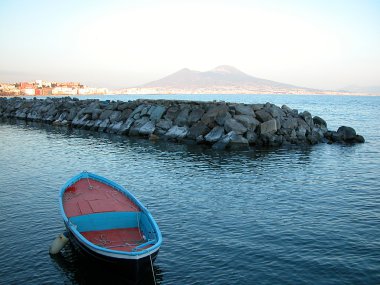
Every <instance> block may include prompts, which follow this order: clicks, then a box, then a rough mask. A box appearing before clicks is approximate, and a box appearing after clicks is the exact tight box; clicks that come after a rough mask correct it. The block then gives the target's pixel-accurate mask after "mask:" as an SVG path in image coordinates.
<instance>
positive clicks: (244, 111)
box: [235, 104, 255, 117]
mask: <svg viewBox="0 0 380 285" xmlns="http://www.w3.org/2000/svg"><path fill="white" fill-rule="evenodd" d="M235 111H236V115H248V116H253V117H254V116H255V112H254V111H253V109H252V107H251V106H247V105H242V104H239V105H236V106H235Z"/></svg>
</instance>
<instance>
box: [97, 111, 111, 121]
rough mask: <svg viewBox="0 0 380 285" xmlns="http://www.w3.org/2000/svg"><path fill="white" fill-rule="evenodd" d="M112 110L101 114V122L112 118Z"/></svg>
mask: <svg viewBox="0 0 380 285" xmlns="http://www.w3.org/2000/svg"><path fill="white" fill-rule="evenodd" d="M112 112H113V111H112V110H104V111H103V112H102V113H101V114H100V116H99V120H102V121H103V120H105V119H108V118H109V117H110V116H111V114H112Z"/></svg>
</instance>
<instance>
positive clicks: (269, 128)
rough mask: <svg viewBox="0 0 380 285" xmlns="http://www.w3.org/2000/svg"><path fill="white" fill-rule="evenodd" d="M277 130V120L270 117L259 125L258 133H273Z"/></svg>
mask: <svg viewBox="0 0 380 285" xmlns="http://www.w3.org/2000/svg"><path fill="white" fill-rule="evenodd" d="M276 131H277V121H276V120H275V119H271V120H269V121H266V122H264V123H262V124H261V125H260V134H261V135H263V134H273V133H275V132H276Z"/></svg>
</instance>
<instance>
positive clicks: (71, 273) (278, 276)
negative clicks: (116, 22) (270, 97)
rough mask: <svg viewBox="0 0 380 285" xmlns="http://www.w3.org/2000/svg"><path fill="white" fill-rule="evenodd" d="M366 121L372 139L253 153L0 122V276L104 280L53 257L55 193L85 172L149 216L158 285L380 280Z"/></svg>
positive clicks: (7, 279)
mask: <svg viewBox="0 0 380 285" xmlns="http://www.w3.org/2000/svg"><path fill="white" fill-rule="evenodd" d="M325 107H326V106H325ZM326 108H327V107H326ZM366 108H369V109H370V108H371V106H366ZM305 109H307V108H305ZM322 109H323V108H322V107H321V108H320V110H322ZM350 110H351V109H350ZM353 111H354V110H353ZM359 113H360V114H362V116H364V112H363V110H362V109H359ZM360 114H359V115H360ZM321 115H323V114H321ZM356 115H357V116H359V115H358V114H356ZM322 117H323V116H322ZM339 118H340V117H339ZM339 118H338V119H337V120H340V119H339ZM366 119H367V120H369V121H370V122H369V123H370V124H371V125H373V126H374V129H371V130H365V131H367V132H368V133H367V134H365V136H366V137H368V141H370V143H368V144H364V145H360V146H335V145H317V146H313V147H305V148H300V147H297V148H287V149H276V150H256V151H254V152H213V151H212V150H209V149H203V148H200V147H198V146H184V145H178V144H171V143H152V142H149V141H146V140H139V139H133V138H130V139H127V138H121V137H117V136H110V135H107V134H94V133H89V132H81V131H76V130H75V131H70V130H67V131H63V130H59V129H55V128H50V127H47V128H44V127H42V128H41V127H40V126H39V127H37V126H30V125H25V124H23V125H12V124H5V123H0V137H1V140H0V162H1V163H0V181H1V187H0V229H1V234H0V244H1V245H2V247H1V248H2V249H1V255H0V262H1V266H0V283H1V284H3V283H4V284H23V283H24V284H28V283H29V284H30V283H33V284H43V283H46V284H49V283H55V284H56V283H58V284H60V283H61V284H89V283H90V284H91V283H94V282H96V281H102V280H106V279H105V276H107V272H104V271H102V270H97V271H96V272H95V273H94V270H92V271H91V269H90V268H88V266H86V264H85V263H83V262H81V260H80V259H79V258H78V256H77V254H76V253H75V252H74V251H72V249H71V248H70V247H67V248H65V251H64V253H63V254H62V256H60V257H58V258H51V257H50V256H49V255H48V254H47V252H48V247H49V245H50V243H51V241H52V240H53V239H54V238H55V236H56V235H57V234H58V233H60V232H61V231H62V229H63V223H62V221H61V218H60V215H59V208H58V201H57V195H58V189H59V188H60V187H61V185H62V184H63V183H64V182H66V180H67V179H68V178H69V177H71V176H73V175H75V174H77V173H78V172H79V171H82V170H88V171H92V172H95V173H98V174H100V175H103V176H106V177H108V178H110V179H112V180H115V181H117V182H118V183H120V184H121V185H123V186H125V187H126V188H128V189H130V190H131V191H132V192H133V193H134V194H135V195H136V196H137V197H139V199H140V200H141V201H142V202H143V203H144V204H145V205H146V206H147V207H148V208H149V209H150V211H151V212H152V214H153V216H154V217H155V219H156V220H157V222H158V224H159V226H160V228H161V230H162V232H163V236H164V243H163V245H162V248H161V251H160V254H159V257H158V259H157V262H156V265H155V271H156V278H157V280H159V283H160V284H378V283H380V275H379V274H380V273H379V272H380V263H379V254H380V242H379V241H378V238H377V237H378V236H380V223H379V221H380V220H379V218H380V210H379V209H380V205H379V202H380V192H379V191H378V189H380V182H379V180H378V179H377V177H378V174H379V171H378V169H379V167H380V162H379V161H380V155H379V153H380V151H379V149H380V147H379V143H378V139H377V138H378V137H379V135H378V133H380V131H379V130H378V129H376V124H374V123H373V122H374V120H375V119H374V118H366ZM371 120H372V121H371ZM91 272H92V273H91ZM148 277H149V278H151V276H147V278H148ZM149 278H148V279H147V280H145V281H143V282H142V283H141V284H151V282H152V280H151V279H149ZM108 281H109V279H108ZM112 281H114V282H113V283H114V284H124V283H125V282H126V280H125V276H115V277H114V280H112Z"/></svg>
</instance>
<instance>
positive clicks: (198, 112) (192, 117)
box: [189, 108, 205, 124]
mask: <svg viewBox="0 0 380 285" xmlns="http://www.w3.org/2000/svg"><path fill="white" fill-rule="evenodd" d="M204 113H205V111H204V110H203V109H200V108H197V109H193V110H192V111H191V113H190V114H189V123H190V124H193V123H196V122H198V121H199V120H200V119H201V118H202V116H203V114H204Z"/></svg>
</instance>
